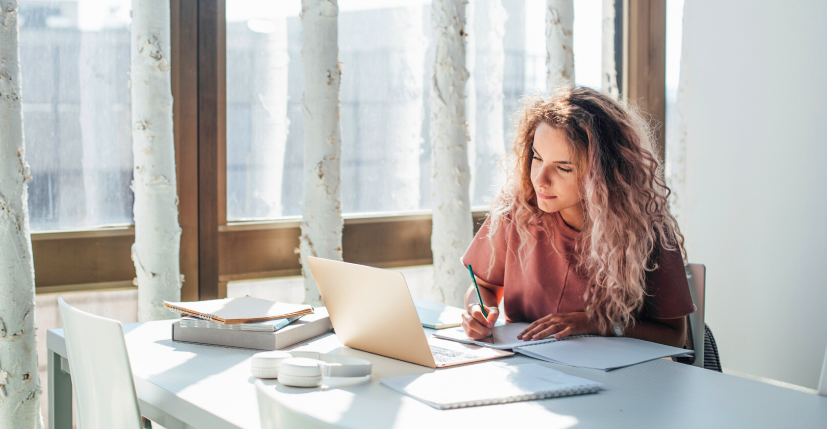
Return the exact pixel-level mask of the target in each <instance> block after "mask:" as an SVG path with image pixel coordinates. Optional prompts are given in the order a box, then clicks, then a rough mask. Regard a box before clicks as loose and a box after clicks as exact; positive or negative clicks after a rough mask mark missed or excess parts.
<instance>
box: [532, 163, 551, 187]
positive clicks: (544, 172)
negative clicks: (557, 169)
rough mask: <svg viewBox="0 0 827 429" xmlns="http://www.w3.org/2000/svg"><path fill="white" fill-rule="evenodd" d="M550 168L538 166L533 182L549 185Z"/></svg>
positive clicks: (539, 184)
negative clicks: (538, 169)
mask: <svg viewBox="0 0 827 429" xmlns="http://www.w3.org/2000/svg"><path fill="white" fill-rule="evenodd" d="M550 171H551V170H549V169H548V168H546V166H543V167H542V168H540V171H538V172H537V175H536V176H535V177H534V183H535V184H536V185H538V186H547V185H551V174H549V172H550Z"/></svg>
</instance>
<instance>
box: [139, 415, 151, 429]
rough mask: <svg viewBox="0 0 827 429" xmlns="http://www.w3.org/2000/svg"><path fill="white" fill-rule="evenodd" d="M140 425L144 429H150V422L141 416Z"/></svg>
mask: <svg viewBox="0 0 827 429" xmlns="http://www.w3.org/2000/svg"><path fill="white" fill-rule="evenodd" d="M141 423H142V427H143V428H144V429H152V421H150V420H149V419H148V418H146V417H144V416H141Z"/></svg>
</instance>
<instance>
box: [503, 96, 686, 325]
mask: <svg viewBox="0 0 827 429" xmlns="http://www.w3.org/2000/svg"><path fill="white" fill-rule="evenodd" d="M524 103H525V108H524V109H523V110H522V111H518V112H517V114H516V115H515V136H514V143H513V153H512V154H511V156H510V162H509V163H508V168H507V174H506V177H507V179H506V182H505V184H504V185H503V187H502V189H501V190H500V193H499V195H498V196H497V197H496V198H495V199H494V201H493V202H492V204H491V212H490V215H489V216H490V233H489V241H490V243H491V246H492V247H493V245H494V241H493V238H494V236H495V235H496V234H497V232H498V231H499V230H500V229H501V228H502V226H503V225H504V222H507V221H510V222H511V223H512V225H513V226H514V227H515V228H516V231H517V233H518V235H519V237H520V245H519V247H518V249H517V254H518V256H519V260H521V261H525V260H526V256H527V254H528V253H529V252H530V251H531V250H532V249H533V247H534V246H529V244H532V243H533V244H536V240H537V237H534V236H532V234H531V233H530V231H529V226H534V227H535V228H536V229H538V230H539V231H542V232H544V233H546V234H549V236H550V235H551V234H553V232H554V228H553V227H551V226H550V223H549V219H550V216H549V214H548V213H545V212H543V211H541V210H540V209H539V208H538V206H537V195H536V194H535V192H534V186H533V184H532V182H531V176H530V173H531V160H532V146H533V143H534V132H535V130H536V129H537V126H538V125H539V124H540V123H546V124H548V125H549V126H551V127H553V128H556V129H560V130H563V131H564V132H565V134H566V137H567V140H568V144H569V148H570V150H571V153H572V155H573V158H574V165H575V171H576V174H577V180H578V182H579V183H580V186H579V189H580V201H581V204H582V205H583V212H584V219H583V220H584V222H583V227H582V230H581V232H580V234H579V236H578V238H577V242H576V245H575V254H574V255H571V256H573V257H574V258H575V261H576V262H577V265H576V266H577V269H578V271H579V272H580V274H581V275H584V276H585V278H586V279H587V281H588V282H587V284H588V286H587V288H586V292H585V295H584V297H583V298H584V301H585V304H586V314H587V315H588V317H589V319H592V320H596V321H597V324H598V328H599V329H600V331H601V332H607V330H608V329H609V327H611V326H612V325H615V324H620V325H621V326H628V325H630V324H633V323H634V321H635V316H636V315H637V314H638V312H639V311H640V309H641V308H642V306H643V301H644V297H645V295H646V293H647V292H646V272H647V271H653V270H655V269H657V267H658V265H657V259H658V252H659V251H661V250H667V251H668V250H672V251H673V250H675V249H677V248H679V249H680V250H681V253H682V255H683V258H684V261H686V250H685V249H684V245H683V242H684V239H683V235H682V234H681V232H680V229H679V228H678V223H677V221H676V220H675V218H674V217H673V216H672V215H671V214H670V213H669V208H668V205H667V198H668V196H669V194H670V190H669V188H668V187H667V186H666V182H665V181H664V179H663V177H662V174H661V173H662V167H661V165H660V161H659V158H658V156H657V155H656V152H655V149H654V144H653V143H654V142H653V137H652V135H651V133H650V129H649V126H648V124H647V123H646V122H645V121H643V120H642V119H641V117H640V115H638V114H637V113H636V112H635V111H634V110H633V109H626V108H624V107H623V106H621V105H620V104H619V103H618V102H616V101H614V100H612V99H611V98H609V97H608V96H606V95H603V94H601V93H599V92H597V91H594V90H592V89H589V88H582V87H578V88H562V89H559V90H557V91H556V92H555V93H554V94H553V95H551V96H540V95H532V96H527V97H525V98H524ZM552 243H553V240H552ZM512 250H513V249H512ZM491 254H492V256H491V257H492V259H493V258H494V255H495V252H491ZM684 263H685V262H684ZM490 266H493V261H492V264H491V265H490Z"/></svg>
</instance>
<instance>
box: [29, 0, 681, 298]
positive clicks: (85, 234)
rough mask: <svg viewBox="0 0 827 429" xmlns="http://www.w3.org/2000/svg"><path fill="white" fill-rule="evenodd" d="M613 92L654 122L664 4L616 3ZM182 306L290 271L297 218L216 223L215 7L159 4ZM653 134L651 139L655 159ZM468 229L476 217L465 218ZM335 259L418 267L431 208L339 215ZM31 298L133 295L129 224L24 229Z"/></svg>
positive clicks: (659, 110)
mask: <svg viewBox="0 0 827 429" xmlns="http://www.w3.org/2000/svg"><path fill="white" fill-rule="evenodd" d="M615 3H616V5H617V13H618V15H622V19H618V20H617V23H618V24H617V32H618V33H621V35H622V37H620V38H618V39H622V40H623V43H622V45H623V46H622V49H617V51H618V56H619V57H621V59H622V61H617V64H622V67H621V70H619V73H618V74H619V75H620V76H621V82H618V83H619V84H620V89H621V91H622V93H624V94H625V95H626V98H627V99H629V100H636V101H637V103H638V106H639V107H640V108H641V109H642V110H644V111H646V112H648V113H649V114H651V115H653V117H654V119H655V120H657V121H659V122H660V123H661V124H663V123H664V120H665V117H666V116H665V100H666V96H665V95H666V83H665V79H666V78H665V76H666V0H640V1H637V0H636V1H630V0H616V1H615ZM170 6H171V10H170V12H171V13H170V20H171V42H172V43H171V48H172V52H171V65H172V93H173V98H174V100H175V102H174V104H173V118H174V124H175V125H174V132H175V157H176V174H177V183H178V197H179V205H178V210H179V224H180V226H181V229H182V235H181V249H180V258H181V273H182V274H183V275H184V278H185V281H184V284H183V286H182V290H181V299H182V300H187V301H188V300H198V299H212V298H221V297H226V295H227V282H229V281H234V280H245V279H254V278H268V277H282V276H293V275H300V274H301V265H300V263H299V256H298V255H297V254H296V253H295V249H297V248H298V246H299V235H300V233H301V230H300V222H301V220H300V217H289V218H284V219H279V220H274V221H266V222H227V216H226V135H225V133H226V94H225V92H226V86H225V85H226V16H225V0H199V1H198V2H192V1H186V0H170ZM664 135H665V133H664V127H663V126H661V127H660V128H659V129H658V130H657V132H656V136H657V142H658V145H659V148H658V153H659V155H660V156H661V157H663V153H664V151H663V148H664V137H663V136H664ZM472 215H473V218H474V229H475V232H476V230H478V229H479V227H480V226H481V224H482V221H483V220H484V218H485V215H486V212H485V211H484V210H477V211H474V212H473V213H472ZM344 218H345V219H344V232H343V238H342V242H343V249H344V252H343V256H344V260H345V261H348V262H354V263H359V264H365V265H371V266H376V267H382V268H392V267H401V266H411V265H426V264H431V263H432V262H433V259H432V255H431V246H430V241H431V213H430V211H428V210H423V211H416V212H391V213H358V214H352V215H345V216H344ZM31 235H32V251H33V257H34V266H35V274H36V275H35V283H36V292H37V293H38V294H44V293H64V292H78V291H102V290H122V289H133V288H135V287H136V286H135V285H134V284H133V279H134V277H135V268H134V265H133V263H132V260H131V247H132V244H133V243H134V241H135V228H134V226H132V225H129V226H119V227H104V228H90V229H85V230H78V231H48V232H35V233H32V234H31Z"/></svg>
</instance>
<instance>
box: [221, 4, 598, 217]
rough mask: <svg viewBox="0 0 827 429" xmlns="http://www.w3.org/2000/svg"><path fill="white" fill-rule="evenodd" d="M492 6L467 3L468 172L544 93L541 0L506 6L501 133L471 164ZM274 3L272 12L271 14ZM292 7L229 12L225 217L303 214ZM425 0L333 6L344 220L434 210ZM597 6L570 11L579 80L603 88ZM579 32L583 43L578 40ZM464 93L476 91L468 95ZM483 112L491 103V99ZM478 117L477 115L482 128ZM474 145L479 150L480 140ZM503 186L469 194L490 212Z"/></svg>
mask: <svg viewBox="0 0 827 429" xmlns="http://www.w3.org/2000/svg"><path fill="white" fill-rule="evenodd" d="M491 3H492V2H491V1H489V0H476V1H472V2H471V3H470V4H469V12H468V15H469V16H468V18H469V23H470V24H469V31H468V32H469V35H470V36H469V38H468V46H469V48H468V49H469V52H468V55H467V56H468V64H467V68H468V70H469V72H470V75H471V77H472V80H471V81H470V83H469V86H468V87H467V88H466V90H467V91H468V94H469V97H468V102H469V107H468V123H469V134H470V137H471V138H472V144H471V145H470V151H471V154H470V156H469V158H470V161H471V168H472V172H473V173H472V174H475V175H483V174H489V173H490V171H489V170H490V169H491V168H493V167H492V166H494V165H496V164H497V161H499V160H500V159H501V158H502V156H503V155H504V154H505V153H506V150H507V148H508V147H509V146H510V140H511V116H512V114H513V112H514V111H515V109H517V107H518V104H519V98H520V97H521V96H522V95H523V94H525V93H527V92H538V91H545V85H546V83H545V76H546V73H545V57H546V55H545V0H504V1H502V5H503V7H504V10H505V13H506V14H507V19H506V21H505V32H504V34H503V49H504V53H505V59H504V64H503V71H502V72H503V84H502V91H503V101H502V116H503V118H502V120H503V128H502V136H500V137H499V138H496V140H497V141H496V142H494V143H493V144H491V143H490V142H489V143H486V144H488V145H489V146H492V147H495V149H496V150H489V151H487V152H484V153H483V152H479V153H477V154H476V156H475V153H474V151H475V144H476V141H475V140H474V137H475V134H476V132H477V131H478V130H479V129H480V127H481V124H480V122H481V121H485V120H486V119H485V118H486V117H484V116H482V111H483V109H486V108H488V107H487V105H486V103H485V100H484V99H481V98H480V97H476V95H477V94H478V93H482V92H480V91H481V90H480V86H479V85H480V84H477V83H476V82H481V83H482V82H485V81H486V79H489V76H490V73H491V70H490V69H488V68H485V67H475V66H476V64H477V63H479V61H480V58H482V57H484V56H485V55H488V54H489V53H490V52H489V51H490V46H488V45H486V44H484V43H474V40H473V38H474V36H475V34H476V33H479V32H481V31H483V30H484V26H485V25H486V24H485V21H484V19H485V18H484V17H485V16H486V13H487V11H488V8H490V7H491ZM276 5H277V6H276ZM300 8H301V5H300V1H299V0H290V1H282V2H277V3H276V2H264V1H260V0H259V1H256V0H245V1H240V0H236V1H232V2H228V4H227V103H228V104H227V216H228V220H231V221H233V220H247V219H274V218H278V217H283V216H296V215H301V199H302V192H303V177H302V171H303V162H304V160H303V157H304V135H303V123H304V120H303V116H302V110H301V100H302V93H303V90H304V83H303V79H302V62H301V20H300V18H299V16H298V15H299V12H300ZM430 8H431V5H430V2H429V1H427V0H388V1H376V0H340V1H339V60H340V61H341V63H342V69H343V76H342V85H341V92H340V98H341V126H342V160H341V162H342V164H341V173H342V188H341V192H342V193H341V195H342V207H343V211H344V212H345V213H346V214H348V213H350V214H353V213H365V212H399V211H411V210H421V209H429V208H430V207H431V204H430V199H431V169H430V168H431V167H430V162H431V153H430V136H429V133H430V127H429V122H430V108H429V107H430V106H429V98H430V92H431V73H432V65H433V57H434V43H433V40H432V37H431V17H430ZM600 8H601V2H600V1H599V0H588V1H586V0H584V1H582V2H580V1H578V2H576V6H575V38H574V40H575V42H574V43H575V46H574V49H575V67H576V69H577V71H576V76H577V81H578V83H579V84H584V85H589V86H594V87H597V88H599V86H600V58H601V55H600V49H601V44H600V43H601V42H600V40H601V36H600V31H601V9H600ZM579 32H582V33H583V35H581V36H578V34H579ZM472 86H474V87H473V88H472ZM488 104H490V103H488ZM478 119H480V120H479V121H478ZM481 144H482V142H481ZM498 186H499V183H498V182H497V183H495V182H491V183H488V182H486V184H485V185H484V186H482V185H481V186H476V187H474V186H472V191H471V192H472V206H475V207H480V208H484V207H487V205H488V203H489V202H490V200H491V197H492V196H493V195H494V192H495V190H496V189H497V188H498Z"/></svg>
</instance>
